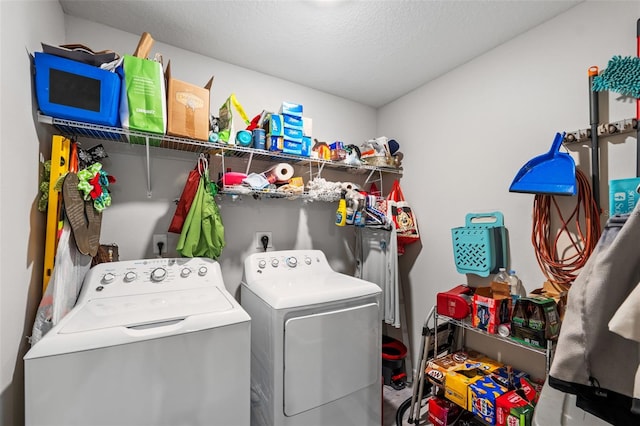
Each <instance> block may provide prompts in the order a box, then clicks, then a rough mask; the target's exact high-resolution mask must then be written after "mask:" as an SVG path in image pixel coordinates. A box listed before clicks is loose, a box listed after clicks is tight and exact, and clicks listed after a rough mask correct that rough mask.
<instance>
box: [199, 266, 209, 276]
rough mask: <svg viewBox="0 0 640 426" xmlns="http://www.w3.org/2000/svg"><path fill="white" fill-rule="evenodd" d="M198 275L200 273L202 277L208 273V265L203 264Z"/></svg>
mask: <svg viewBox="0 0 640 426" xmlns="http://www.w3.org/2000/svg"><path fill="white" fill-rule="evenodd" d="M198 275H200V276H201V277H204V276H205V275H207V267H206V266H201V267H200V269H198Z"/></svg>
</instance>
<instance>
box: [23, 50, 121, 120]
mask: <svg viewBox="0 0 640 426" xmlns="http://www.w3.org/2000/svg"><path fill="white" fill-rule="evenodd" d="M34 65H35V88H36V98H37V100H38V107H39V109H40V111H41V112H42V113H43V114H46V115H49V116H51V117H56V118H62V119H66V120H76V121H82V122H86V123H93V124H100V125H104V126H112V127H117V126H118V125H119V119H118V109H119V105H120V84H121V82H120V76H118V75H117V74H116V73H114V72H110V71H107V70H103V69H101V68H99V67H96V66H93V65H88V64H84V63H82V62H78V61H74V60H71V59H66V58H63V57H60V56H55V55H51V54H48V53H42V52H36V53H35V54H34Z"/></svg>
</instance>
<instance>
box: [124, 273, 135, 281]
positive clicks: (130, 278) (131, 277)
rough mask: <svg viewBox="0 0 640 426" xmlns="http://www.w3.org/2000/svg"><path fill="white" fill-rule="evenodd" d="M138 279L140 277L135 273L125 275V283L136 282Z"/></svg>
mask: <svg viewBox="0 0 640 426" xmlns="http://www.w3.org/2000/svg"><path fill="white" fill-rule="evenodd" d="M136 278H138V275H137V274H136V273H135V272H133V271H129V272H127V273H126V274H124V282H125V283H130V282H131V281H133V280H135V279H136Z"/></svg>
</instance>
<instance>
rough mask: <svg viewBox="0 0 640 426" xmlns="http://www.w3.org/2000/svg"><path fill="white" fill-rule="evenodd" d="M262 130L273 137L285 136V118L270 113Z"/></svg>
mask: <svg viewBox="0 0 640 426" xmlns="http://www.w3.org/2000/svg"><path fill="white" fill-rule="evenodd" d="M262 128H263V129H264V131H265V132H266V133H267V134H268V135H271V136H284V117H283V116H282V115H281V114H272V113H268V114H267V115H266V117H265V119H264V122H263V126H262Z"/></svg>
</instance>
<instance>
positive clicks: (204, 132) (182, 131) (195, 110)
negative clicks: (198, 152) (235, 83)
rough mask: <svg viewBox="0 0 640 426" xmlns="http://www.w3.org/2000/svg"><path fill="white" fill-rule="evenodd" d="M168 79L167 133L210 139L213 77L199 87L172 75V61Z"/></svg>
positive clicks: (167, 72) (168, 65)
mask: <svg viewBox="0 0 640 426" xmlns="http://www.w3.org/2000/svg"><path fill="white" fill-rule="evenodd" d="M165 79H166V81H167V118H168V120H167V121H168V122H167V134H169V135H173V136H182V137H187V138H192V139H199V140H205V141H206V140H209V103H210V97H211V85H212V84H213V77H211V79H210V80H209V81H208V82H207V84H205V85H204V87H198V86H196V85H193V84H191V83H186V82H184V81H181V80H178V79H175V78H173V77H172V76H171V61H169V63H168V64H167V69H166V71H165Z"/></svg>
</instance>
